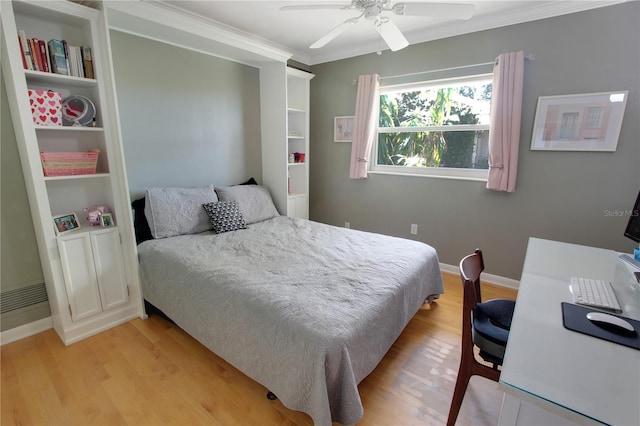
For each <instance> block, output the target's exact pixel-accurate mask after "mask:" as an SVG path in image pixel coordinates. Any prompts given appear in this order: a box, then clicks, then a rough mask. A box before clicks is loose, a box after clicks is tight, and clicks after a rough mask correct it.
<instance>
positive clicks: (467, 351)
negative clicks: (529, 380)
mask: <svg viewBox="0 0 640 426" xmlns="http://www.w3.org/2000/svg"><path fill="white" fill-rule="evenodd" d="M471 376H482V377H485V378H487V379H490V380H493V381H494V382H497V381H499V380H500V370H498V369H497V366H496V365H495V364H494V368H491V367H488V366H486V365H484V364H481V363H479V362H478V361H477V360H476V357H475V354H474V352H473V345H472V344H471V345H470V344H464V343H463V344H462V351H461V354H460V367H459V368H458V378H457V379H456V386H455V388H454V389H453V398H451V408H450V409H449V417H448V418H447V426H454V425H455V424H456V420H457V419H458V413H459V412H460V407H461V406H462V401H463V400H464V394H465V393H466V392H467V387H468V386H469V380H470V379H471Z"/></svg>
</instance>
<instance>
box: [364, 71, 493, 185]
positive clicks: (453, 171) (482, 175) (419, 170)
mask: <svg viewBox="0 0 640 426" xmlns="http://www.w3.org/2000/svg"><path fill="white" fill-rule="evenodd" d="M492 77H493V74H492V73H483V74H474V75H469V76H461V77H454V78H447V79H438V80H430V81H420V82H414V83H407V84H398V85H387V86H381V87H380V95H383V94H385V93H389V92H398V91H409V90H411V89H412V88H421V89H424V88H429V87H442V86H444V85H446V84H447V83H463V82H474V81H484V80H491V78H492ZM454 128H455V130H454V131H469V130H472V131H476V130H489V131H491V129H490V125H489V124H461V125H455V127H454ZM400 131H402V132H404V133H410V132H424V131H449V132H450V131H452V125H447V126H421V127H378V128H377V129H376V135H375V139H374V143H373V147H372V149H371V156H370V159H369V170H368V172H369V173H372V174H388V175H403V176H422V177H436V178H445V179H462V180H474V181H482V182H486V181H487V179H488V176H489V169H461V168H454V167H406V166H389V165H380V164H377V160H378V139H379V138H378V135H379V133H381V132H384V133H390V132H400Z"/></svg>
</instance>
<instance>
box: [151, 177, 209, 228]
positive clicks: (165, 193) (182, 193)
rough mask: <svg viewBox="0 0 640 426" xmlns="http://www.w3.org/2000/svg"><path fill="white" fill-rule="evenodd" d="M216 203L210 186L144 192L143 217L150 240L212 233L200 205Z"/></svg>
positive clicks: (152, 189) (205, 213)
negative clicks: (145, 220)
mask: <svg viewBox="0 0 640 426" xmlns="http://www.w3.org/2000/svg"><path fill="white" fill-rule="evenodd" d="M214 201H218V196H217V195H216V191H215V188H214V186H213V185H209V186H205V187H200V188H151V189H147V191H146V200H145V205H144V215H145V216H146V217H147V221H148V222H149V228H150V229H151V235H153V238H166V237H173V236H175V235H184V234H196V233H198V232H204V231H207V230H209V229H211V222H210V221H209V216H208V215H207V212H205V211H204V209H203V208H202V205H203V204H205V203H211V202H214Z"/></svg>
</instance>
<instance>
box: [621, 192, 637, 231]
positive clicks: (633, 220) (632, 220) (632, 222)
mask: <svg viewBox="0 0 640 426" xmlns="http://www.w3.org/2000/svg"><path fill="white" fill-rule="evenodd" d="M624 236H625V237H628V238H631V239H632V240H633V241H635V242H636V243H640V192H638V198H636V203H635V204H634V205H633V209H632V210H631V211H630V212H629V222H628V223H627V228H626V229H625V231H624Z"/></svg>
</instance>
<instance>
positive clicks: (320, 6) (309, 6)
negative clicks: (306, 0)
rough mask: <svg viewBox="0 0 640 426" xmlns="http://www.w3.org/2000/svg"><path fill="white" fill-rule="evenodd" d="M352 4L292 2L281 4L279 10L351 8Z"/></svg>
mask: <svg viewBox="0 0 640 426" xmlns="http://www.w3.org/2000/svg"><path fill="white" fill-rule="evenodd" d="M351 6H352V4H350V3H349V4H292V5H288V6H282V7H281V8H280V10H322V9H352V7H351Z"/></svg>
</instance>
